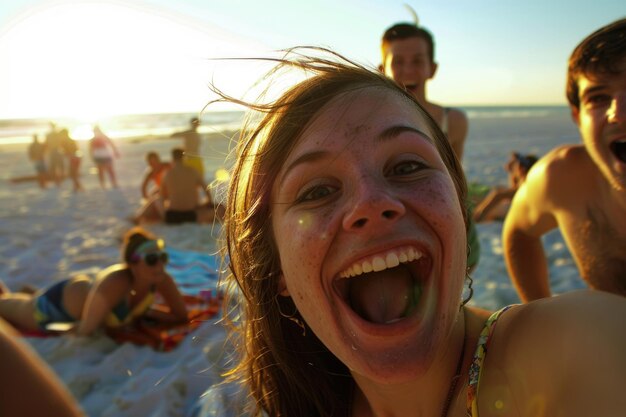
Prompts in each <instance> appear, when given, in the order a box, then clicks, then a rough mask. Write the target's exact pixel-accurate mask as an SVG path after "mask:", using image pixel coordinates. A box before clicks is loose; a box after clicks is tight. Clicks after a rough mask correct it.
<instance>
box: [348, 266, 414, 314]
mask: <svg viewBox="0 0 626 417" xmlns="http://www.w3.org/2000/svg"><path fill="white" fill-rule="evenodd" d="M350 280H351V282H350V304H351V306H352V309H353V310H354V311H355V312H356V313H357V314H359V315H360V316H361V317H363V318H364V319H366V320H368V321H371V322H374V323H379V324H383V323H389V322H392V321H395V320H397V319H400V318H402V317H404V315H405V312H406V311H407V309H408V307H409V304H410V303H411V294H412V289H413V279H412V278H411V274H410V273H409V271H408V269H407V268H405V267H403V266H402V265H400V266H398V267H396V268H391V269H386V270H384V271H380V272H370V273H367V274H363V275H359V276H357V277H354V278H351V279H350Z"/></svg>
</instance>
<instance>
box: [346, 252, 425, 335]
mask: <svg viewBox="0 0 626 417" xmlns="http://www.w3.org/2000/svg"><path fill="white" fill-rule="evenodd" d="M431 268H432V261H431V259H430V257H429V256H426V255H424V253H422V252H421V251H420V250H418V249H416V248H415V247H412V246H406V247H401V248H396V249H393V250H390V251H387V252H385V253H382V254H377V255H374V256H372V257H369V258H366V259H363V260H360V261H359V262H356V263H354V264H353V265H352V266H350V267H349V268H348V269H346V270H345V271H342V272H341V273H340V274H339V276H340V278H339V279H338V280H336V281H335V288H336V289H337V291H338V293H339V294H340V295H341V297H342V298H343V300H344V302H345V303H346V305H348V306H349V307H350V308H351V309H352V310H353V311H354V312H355V313H356V314H357V315H359V316H360V317H361V318H362V319H363V320H366V321H368V322H371V323H376V324H390V323H394V322H396V321H399V320H402V319H404V318H405V317H408V316H409V315H410V314H411V312H413V311H414V310H415V308H416V307H417V306H418V305H419V304H420V300H421V298H422V293H423V292H424V288H425V284H426V282H427V280H428V277H429V276H430V273H431Z"/></svg>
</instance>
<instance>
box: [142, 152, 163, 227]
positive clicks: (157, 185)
mask: <svg viewBox="0 0 626 417" xmlns="http://www.w3.org/2000/svg"><path fill="white" fill-rule="evenodd" d="M146 163H147V164H148V168H147V170H146V173H145V175H144V177H143V181H142V183H141V195H142V197H143V204H142V206H141V207H140V208H139V210H137V213H136V214H135V217H134V218H133V221H134V222H135V223H141V222H161V221H163V219H164V214H165V208H164V207H163V198H162V197H161V192H160V190H161V183H162V182H163V177H164V176H165V173H166V172H167V171H168V170H169V169H170V168H171V167H172V165H171V164H170V163H169V162H163V161H161V157H160V156H159V154H158V153H156V152H148V153H147V154H146Z"/></svg>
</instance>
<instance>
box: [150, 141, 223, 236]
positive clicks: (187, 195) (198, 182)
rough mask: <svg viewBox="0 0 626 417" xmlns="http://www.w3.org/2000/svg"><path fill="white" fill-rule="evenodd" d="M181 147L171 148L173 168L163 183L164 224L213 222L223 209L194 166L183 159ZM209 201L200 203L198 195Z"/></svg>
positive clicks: (167, 173)
mask: <svg viewBox="0 0 626 417" xmlns="http://www.w3.org/2000/svg"><path fill="white" fill-rule="evenodd" d="M183 156H184V151H183V149H181V148H174V149H173V150H172V167H171V168H170V169H169V170H168V171H167V172H166V173H165V176H164V177H163V182H162V183H161V196H162V197H163V200H164V203H165V223H168V224H181V223H186V222H192V223H194V222H200V223H210V222H212V221H213V220H214V219H215V218H216V216H217V217H218V218H219V217H221V213H222V209H221V208H220V207H217V206H215V205H214V204H213V199H212V198H211V192H210V191H209V189H208V187H207V186H206V184H205V183H204V180H203V179H202V177H200V174H198V171H196V170H195V169H193V168H191V167H189V166H187V165H186V164H185V163H184V161H183ZM200 192H202V193H204V195H205V196H206V201H205V202H204V203H203V204H201V203H200V200H199V196H198V194H199V193H200Z"/></svg>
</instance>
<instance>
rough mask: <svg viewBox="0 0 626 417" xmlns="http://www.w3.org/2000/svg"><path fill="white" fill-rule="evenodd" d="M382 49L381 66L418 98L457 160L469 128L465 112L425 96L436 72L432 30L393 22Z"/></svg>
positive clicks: (385, 36)
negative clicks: (444, 105) (441, 104)
mask: <svg viewBox="0 0 626 417" xmlns="http://www.w3.org/2000/svg"><path fill="white" fill-rule="evenodd" d="M381 51H382V59H383V62H382V64H381V65H380V70H381V71H382V72H384V73H385V75H387V76H388V77H390V78H393V79H394V80H395V81H396V82H397V83H398V84H400V85H403V86H404V87H405V88H406V89H407V90H408V91H409V92H410V93H411V94H412V95H413V96H414V97H415V98H416V99H417V101H418V102H419V103H420V104H421V105H422V107H424V109H425V110H426V111H427V112H428V114H430V116H431V117H432V118H433V119H434V120H435V121H436V122H437V124H438V125H439V127H440V128H441V130H442V131H443V133H445V134H446V136H447V137H448V141H450V145H452V149H454V153H455V154H456V156H457V158H458V159H459V161H463V148H464V147H465V138H466V136H467V130H468V123H467V117H466V116H465V113H463V112H462V111H461V110H459V109H453V108H451V107H442V106H440V105H439V104H435V103H433V102H431V101H429V100H428V98H427V97H426V82H428V80H430V79H432V78H433V77H434V76H435V73H436V72H437V63H436V62H435V42H434V40H433V36H432V35H431V33H430V32H429V31H427V30H426V29H424V28H423V27H419V26H417V25H415V24H411V23H398V24H395V25H393V26H391V27H390V28H389V29H387V30H386V31H385V33H384V34H383V38H382V44H381Z"/></svg>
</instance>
